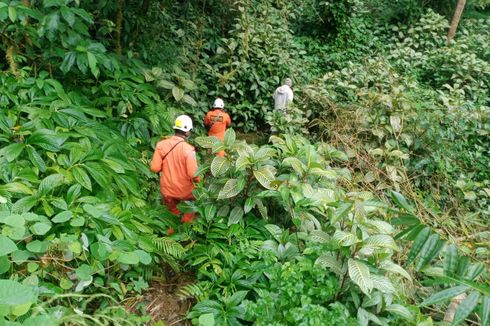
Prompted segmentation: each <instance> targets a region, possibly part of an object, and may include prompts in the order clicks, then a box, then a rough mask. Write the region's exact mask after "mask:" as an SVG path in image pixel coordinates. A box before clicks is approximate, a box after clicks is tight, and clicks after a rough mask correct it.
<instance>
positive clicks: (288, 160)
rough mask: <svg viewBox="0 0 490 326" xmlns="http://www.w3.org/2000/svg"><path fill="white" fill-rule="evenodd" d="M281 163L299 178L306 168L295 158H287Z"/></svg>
mask: <svg viewBox="0 0 490 326" xmlns="http://www.w3.org/2000/svg"><path fill="white" fill-rule="evenodd" d="M282 163H283V164H287V165H289V166H291V167H292V168H293V169H294V171H296V173H298V174H299V175H300V176H302V175H303V174H304V173H305V171H306V166H305V165H304V164H303V162H301V161H300V160H299V159H297V158H296V157H287V158H285V159H284V160H283V161H282Z"/></svg>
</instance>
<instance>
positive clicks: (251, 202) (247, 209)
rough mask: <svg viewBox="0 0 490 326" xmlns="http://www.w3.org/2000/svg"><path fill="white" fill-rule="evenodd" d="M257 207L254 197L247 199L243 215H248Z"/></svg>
mask: <svg viewBox="0 0 490 326" xmlns="http://www.w3.org/2000/svg"><path fill="white" fill-rule="evenodd" d="M254 206H255V200H254V198H252V197H249V198H247V200H245V205H244V206H243V213H245V214H247V213H248V212H250V211H251V210H252V208H253V207H254Z"/></svg>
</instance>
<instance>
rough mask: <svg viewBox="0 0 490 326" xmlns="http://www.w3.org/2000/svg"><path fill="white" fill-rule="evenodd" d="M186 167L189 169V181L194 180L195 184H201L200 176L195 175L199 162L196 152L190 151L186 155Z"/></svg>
mask: <svg viewBox="0 0 490 326" xmlns="http://www.w3.org/2000/svg"><path fill="white" fill-rule="evenodd" d="M185 158H186V162H185V166H186V169H187V176H188V177H189V179H192V180H193V181H194V182H199V181H200V180H201V178H200V177H199V176H197V177H194V174H195V173H196V171H197V160H196V152H195V151H194V150H189V151H188V152H187V153H186V155H185Z"/></svg>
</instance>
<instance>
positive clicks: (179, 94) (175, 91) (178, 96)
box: [172, 86, 185, 102]
mask: <svg viewBox="0 0 490 326" xmlns="http://www.w3.org/2000/svg"><path fill="white" fill-rule="evenodd" d="M184 95H185V93H184V90H183V89H182V88H180V87H178V86H174V87H173V88H172V96H173V97H174V99H175V100H176V101H177V102H180V100H182V98H183V97H184Z"/></svg>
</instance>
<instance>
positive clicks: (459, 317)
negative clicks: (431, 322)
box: [451, 291, 480, 325]
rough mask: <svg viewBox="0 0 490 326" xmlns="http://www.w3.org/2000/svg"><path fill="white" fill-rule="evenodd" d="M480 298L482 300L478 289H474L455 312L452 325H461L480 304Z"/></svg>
mask: <svg viewBox="0 0 490 326" xmlns="http://www.w3.org/2000/svg"><path fill="white" fill-rule="evenodd" d="M478 300H480V294H479V293H478V292H476V291H472V292H471V293H470V294H469V295H468V296H467V297H466V299H464V300H463V301H462V302H461V303H460V304H459V306H458V308H457V309H456V313H455V314H454V319H453V323H452V324H451V325H459V324H461V323H462V322H463V321H464V320H465V319H466V317H468V316H469V315H470V314H471V313H472V312H473V310H474V309H475V308H476V305H477V304H478Z"/></svg>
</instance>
